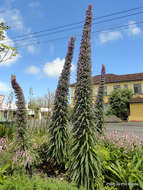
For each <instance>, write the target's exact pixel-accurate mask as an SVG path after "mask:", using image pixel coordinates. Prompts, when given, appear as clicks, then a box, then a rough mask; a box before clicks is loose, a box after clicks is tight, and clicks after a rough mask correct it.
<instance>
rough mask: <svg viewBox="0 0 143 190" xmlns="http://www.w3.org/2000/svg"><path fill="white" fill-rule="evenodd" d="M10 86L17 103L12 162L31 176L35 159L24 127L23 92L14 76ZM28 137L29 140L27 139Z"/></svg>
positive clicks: (25, 125) (25, 114)
mask: <svg viewBox="0 0 143 190" xmlns="http://www.w3.org/2000/svg"><path fill="white" fill-rule="evenodd" d="M11 84H12V87H13V89H14V92H15V95H16V98H17V101H16V106H17V112H16V130H17V137H16V139H15V140H16V142H15V140H14V146H15V147H13V148H14V150H13V151H15V155H14V157H13V161H14V163H15V165H17V166H18V168H19V169H21V168H23V167H24V168H25V169H26V170H27V171H29V173H30V174H32V170H31V165H32V163H33V160H34V159H35V157H36V156H35V154H34V150H33V149H32V146H31V144H30V141H29V139H30V137H29V135H30V134H28V133H27V130H26V127H27V111H26V106H25V98H24V94H23V91H22V89H21V87H20V86H19V84H18V83H17V81H16V76H15V75H12V76H11ZM28 137H29V138H28Z"/></svg>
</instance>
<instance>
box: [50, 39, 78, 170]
mask: <svg viewBox="0 0 143 190" xmlns="http://www.w3.org/2000/svg"><path fill="white" fill-rule="evenodd" d="M74 42H75V38H73V37H72V38H71V39H70V42H69V46H68V52H67V55H66V58H65V63H64V67H63V70H62V73H61V76H60V78H59V81H58V86H57V89H56V94H55V100H54V108H53V114H52V122H51V125H50V126H49V132H50V135H51V138H50V140H49V147H48V150H47V157H48V160H49V161H50V162H52V164H53V165H54V164H55V165H56V164H58V166H59V169H60V167H64V165H65V162H66V160H67V153H68V130H67V127H68V93H69V81H70V69H71V63H72V58H73V51H74Z"/></svg>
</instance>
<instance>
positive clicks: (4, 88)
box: [0, 81, 10, 92]
mask: <svg viewBox="0 0 143 190" xmlns="http://www.w3.org/2000/svg"><path fill="white" fill-rule="evenodd" d="M9 90H10V87H9V86H8V84H6V83H5V82H2V81H0V92H8V91H9Z"/></svg>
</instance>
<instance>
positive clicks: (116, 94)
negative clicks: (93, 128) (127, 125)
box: [108, 89, 133, 120]
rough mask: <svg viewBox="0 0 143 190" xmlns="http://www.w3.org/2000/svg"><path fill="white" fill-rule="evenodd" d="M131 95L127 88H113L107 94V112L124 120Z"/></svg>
mask: <svg viewBox="0 0 143 190" xmlns="http://www.w3.org/2000/svg"><path fill="white" fill-rule="evenodd" d="M132 95H133V94H132V91H131V90H128V89H117V90H114V91H113V92H112V93H111V94H110V96H109V109H108V113H110V114H111V113H112V114H113V115H116V116H117V117H119V118H121V119H122V120H126V119H127V118H128V116H129V114H130V109H129V101H130V99H131V97H132Z"/></svg>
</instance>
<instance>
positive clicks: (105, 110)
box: [104, 103, 108, 113]
mask: <svg viewBox="0 0 143 190" xmlns="http://www.w3.org/2000/svg"><path fill="white" fill-rule="evenodd" d="M107 110H108V104H107V103H105V104H104V112H105V113H106V112H107Z"/></svg>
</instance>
